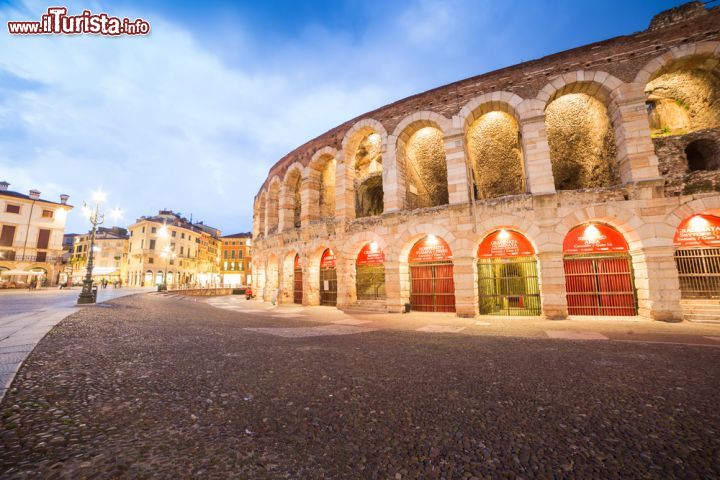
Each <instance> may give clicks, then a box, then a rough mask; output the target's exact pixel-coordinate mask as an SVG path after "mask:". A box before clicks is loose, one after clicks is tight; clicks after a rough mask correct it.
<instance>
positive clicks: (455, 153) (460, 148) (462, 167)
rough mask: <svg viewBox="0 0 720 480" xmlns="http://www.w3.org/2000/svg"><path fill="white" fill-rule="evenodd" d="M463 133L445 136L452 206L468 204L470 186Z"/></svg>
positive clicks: (449, 193) (449, 199) (449, 200)
mask: <svg viewBox="0 0 720 480" xmlns="http://www.w3.org/2000/svg"><path fill="white" fill-rule="evenodd" d="M464 141H465V140H464V136H463V133H462V132H459V133H455V134H452V135H446V136H445V162H446V164H447V182H448V202H449V203H450V205H455V204H459V203H468V199H469V198H470V190H469V188H470V185H471V184H472V182H471V181H470V179H469V178H468V168H467V163H466V160H465V147H464V145H463V144H464Z"/></svg>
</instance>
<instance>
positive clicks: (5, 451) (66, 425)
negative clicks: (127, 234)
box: [0, 294, 720, 478]
mask: <svg viewBox="0 0 720 480" xmlns="http://www.w3.org/2000/svg"><path fill="white" fill-rule="evenodd" d="M719 362H720V326H718V325H704V324H691V323H682V324H666V323H660V322H649V321H634V322H630V321H627V320H615V321H598V320H592V319H582V320H564V321H541V320H529V319H501V320H499V319H482V318H480V317H476V318H474V319H461V318H457V317H453V316H450V315H431V314H409V315H350V314H345V313H342V312H340V311H337V310H335V309H331V308H322V307H310V308H307V307H295V306H281V307H272V306H270V305H268V304H263V303H254V302H246V301H245V300H243V299H240V298H238V297H215V298H210V299H196V298H181V297H172V296H164V295H157V294H149V295H140V296H132V297H126V298H121V299H117V300H113V301H112V302H109V303H106V304H104V305H98V306H95V307H90V308H85V309H82V310H80V311H79V312H77V313H75V314H74V315H72V316H71V317H69V318H67V319H65V320H64V321H62V322H61V323H60V324H59V325H57V326H56V327H55V328H54V329H53V330H51V331H50V333H49V334H48V335H47V336H45V338H44V339H43V340H42V341H41V342H40V343H39V344H38V346H37V347H36V348H35V350H34V351H33V352H32V354H31V355H30V356H29V357H28V359H27V360H26V361H25V363H24V365H23V367H22V368H21V369H20V371H19V372H18V375H17V377H16V379H15V381H14V382H13V384H12V386H11V388H10V390H9V391H8V392H7V394H6V396H5V398H4V400H3V402H2V403H1V404H0V417H1V419H0V445H2V447H1V448H0V476H3V477H7V478H84V477H99V478H118V477H120V478H150V477H153V478H170V477H176V478H178V477H179V478H186V477H191V476H194V477H199V478H228V477H239V478H420V477H423V478H473V477H474V478H517V477H522V478H533V477H538V478H553V477H554V478H588V477H603V478H659V477H662V478H713V477H718V476H720V467H719V466H718V465H720V436H719V435H718V429H719V428H720V414H718V408H717V392H718V391H720V374H719V372H718V367H717V366H718V365H719V364H720V363H719Z"/></svg>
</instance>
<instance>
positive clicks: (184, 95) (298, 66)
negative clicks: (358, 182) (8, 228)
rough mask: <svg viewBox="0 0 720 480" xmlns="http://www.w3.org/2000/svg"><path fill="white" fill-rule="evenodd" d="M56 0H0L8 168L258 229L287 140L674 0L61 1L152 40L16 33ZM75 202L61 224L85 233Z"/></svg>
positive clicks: (582, 38) (590, 38)
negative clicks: (266, 189)
mask: <svg viewBox="0 0 720 480" xmlns="http://www.w3.org/2000/svg"><path fill="white" fill-rule="evenodd" d="M56 3H57V2H54V3H52V2H51V3H49V4H48V3H39V2H35V1H31V2H7V1H3V0H0V21H1V23H0V24H1V25H2V29H3V31H2V32H1V33H0V180H7V181H8V182H10V183H11V184H12V185H11V189H13V190H17V191H22V192H26V191H27V190H29V189H31V188H38V189H39V190H41V191H42V193H43V197H45V198H48V199H57V198H58V195H59V194H61V193H67V194H69V195H70V196H71V199H70V202H71V203H73V204H75V205H78V206H79V205H82V202H83V200H86V199H89V198H90V195H91V192H92V191H93V190H95V189H96V188H98V187H99V188H102V189H103V190H105V191H106V192H107V193H108V203H109V207H115V206H119V207H122V208H123V209H124V211H125V215H124V220H123V221H122V222H120V223H122V224H129V223H132V222H133V221H134V220H135V219H136V218H137V217H139V216H141V215H149V214H153V213H156V212H157V210H159V209H163V208H170V209H173V210H175V211H178V212H181V213H183V214H184V215H186V216H189V215H190V214H192V215H193V219H196V220H204V221H205V223H206V224H209V225H212V226H215V227H217V228H220V229H221V230H222V231H223V233H228V234H229V233H235V232H239V231H247V230H250V229H251V227H252V201H253V197H254V195H255V194H256V193H257V190H258V188H259V186H260V184H261V183H262V182H263V181H264V179H265V176H266V174H267V171H268V169H269V168H270V167H271V166H272V165H273V164H274V163H275V162H276V161H277V160H278V159H279V158H280V157H282V156H283V155H284V154H286V153H287V152H289V151H291V150H292V149H293V148H295V147H296V146H298V145H300V144H302V143H304V142H305V141H307V140H309V139H311V138H313V137H315V136H317V135H319V134H321V133H323V132H325V131H327V130H328V129H330V128H332V127H334V126H335V125H337V124H339V123H341V122H343V121H345V120H347V119H349V118H352V117H354V116H357V115H360V114H362V113H363V112H366V111H370V110H372V109H375V108H377V107H380V106H382V105H385V104H387V103H389V102H392V101H394V100H397V99H400V98H403V97H406V96H408V95H412V94H415V93H418V92H421V91H424V90H427V89H429V88H433V87H436V86H439V85H443V84H446V83H450V82H453V81H456V80H460V79H462V78H467V77H470V76H473V75H478V74H481V73H484V72H487V71H490V70H494V69H497V68H502V67H504V66H508V65H513V64H516V63H519V62H522V61H525V60H530V59H534V58H539V57H542V56H544V55H548V54H551V53H555V52H558V51H561V50H566V49H569V48H573V47H577V46H580V45H584V44H587V43H591V42H595V41H600V40H604V39H606V38H610V37H613V36H617V35H623V34H629V33H632V32H636V31H639V30H644V29H645V28H646V27H647V25H648V23H649V22H650V19H651V17H652V16H653V15H654V14H655V13H657V12H660V11H662V10H665V9H667V8H670V7H672V6H675V5H677V4H679V3H682V2H678V1H664V0H653V1H649V0H647V1H639V0H635V1H633V0H629V1H628V0H626V1H623V2H619V1H606V2H578V1H556V2H549V1H542V0H525V1H519V0H518V1H503V2H497V1H485V0H444V1H443V0H408V1H392V0H384V1H376V0H365V1H356V0H350V1H345V2H343V1H340V0H335V1H325V0H323V1H316V2H312V1H309V0H308V1H301V0H297V1H288V0H274V1H260V0H258V1H256V2H249V1H247V2H230V1H227V2H212V3H211V2H190V1H185V2H175V1H170V0H164V1H154V2H149V1H145V2H141V1H130V0H114V1H112V2H84V3H74V2H73V3H69V4H67V6H68V9H69V11H70V13H71V14H77V13H80V12H81V11H82V10H83V9H89V10H91V11H92V12H94V13H99V12H106V13H108V14H110V15H114V16H120V17H122V16H127V17H129V18H137V17H141V18H143V19H145V20H147V21H149V22H150V24H151V28H152V33H151V35H149V36H147V37H117V38H106V37H95V36H89V35H88V36H73V37H69V36H64V37H61V36H42V37H28V36H17V37H13V36H11V35H9V34H8V33H7V31H6V27H5V22H6V21H8V20H36V19H39V18H40V16H41V14H42V13H44V12H45V10H46V9H47V7H48V6H50V5H55V4H56ZM87 228H88V225H87V222H86V221H85V220H84V219H83V218H82V217H81V216H80V215H79V209H76V210H75V211H74V212H73V213H72V214H71V215H70V216H69V218H68V228H67V231H76V232H77V231H84V230H87Z"/></svg>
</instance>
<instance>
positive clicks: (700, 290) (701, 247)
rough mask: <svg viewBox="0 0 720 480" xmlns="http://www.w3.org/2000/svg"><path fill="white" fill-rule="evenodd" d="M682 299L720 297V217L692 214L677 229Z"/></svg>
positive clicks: (677, 256)
mask: <svg viewBox="0 0 720 480" xmlns="http://www.w3.org/2000/svg"><path fill="white" fill-rule="evenodd" d="M673 243H674V244H675V265H676V266H677V270H678V276H679V279H680V297H681V298H682V299H691V300H698V299H720V217H718V216H715V215H701V214H698V215H692V216H690V217H688V218H686V219H684V220H683V221H682V222H680V225H678V228H677V230H676V231H675V238H674V239H673Z"/></svg>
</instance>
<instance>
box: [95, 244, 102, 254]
mask: <svg viewBox="0 0 720 480" xmlns="http://www.w3.org/2000/svg"><path fill="white" fill-rule="evenodd" d="M101 250H102V248H100V247H98V246H97V245H93V252H96V253H97V252H99V251H101Z"/></svg>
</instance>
